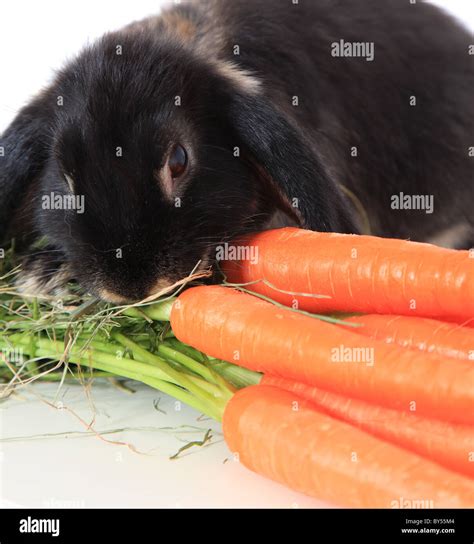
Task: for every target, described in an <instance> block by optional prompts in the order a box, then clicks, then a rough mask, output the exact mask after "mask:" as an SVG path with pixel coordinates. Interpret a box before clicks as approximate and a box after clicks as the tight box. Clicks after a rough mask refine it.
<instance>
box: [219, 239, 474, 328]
mask: <svg viewBox="0 0 474 544" xmlns="http://www.w3.org/2000/svg"><path fill="white" fill-rule="evenodd" d="M236 244H238V246H246V245H248V246H251V247H252V249H253V251H252V255H253V257H252V259H251V260H248V261H230V262H227V263H224V267H223V269H224V272H225V273H226V275H227V280H228V281H229V282H233V283H247V282H257V283H255V284H253V285H251V286H249V287H248V289H251V290H253V291H255V292H257V293H260V294H263V295H266V296H269V297H270V298H272V299H273V300H276V301H278V302H281V303H283V304H285V305H287V306H291V305H293V306H294V307H296V305H297V307H298V308H300V309H302V310H307V311H310V312H313V313H327V312H335V311H336V312H337V311H342V312H357V313H364V314H367V313H382V314H396V315H418V316H426V317H435V318H439V317H443V318H446V319H448V318H453V319H454V320H457V321H462V320H469V319H470V318H472V317H474V259H472V258H470V253H469V251H455V250H449V249H443V248H440V247H436V246H433V245H429V244H420V243H415V242H407V241H404V240H392V239H384V238H376V237H374V236H356V235H347V234H330V233H319V232H312V231H307V230H301V229H295V228H284V229H280V230H273V231H266V232H261V233H257V234H255V235H252V236H250V237H248V238H246V239H245V240H242V241H240V242H236ZM247 253H248V254H249V252H247ZM252 263H255V264H252ZM260 280H265V281H266V282H269V284H270V285H268V284H266V283H263V282H262V281H260ZM288 292H289V293H291V294H287V293H288ZM293 293H296V295H294V294H293ZM302 293H304V294H310V295H323V296H326V297H329V298H315V297H314V296H313V297H311V296H301V294H302ZM298 294H299V295H300V296H298Z"/></svg>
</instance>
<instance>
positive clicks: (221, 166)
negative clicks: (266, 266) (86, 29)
mask: <svg viewBox="0 0 474 544" xmlns="http://www.w3.org/2000/svg"><path fill="white" fill-rule="evenodd" d="M4 84H5V82H4ZM473 91H474V46H473V45H472V38H470V35H469V33H468V32H467V31H466V30H464V29H463V28H462V27H461V26H460V25H458V24H457V23H456V22H455V21H454V20H453V19H452V18H450V17H449V16H447V15H445V14H444V13H443V12H441V11H440V10H439V9H437V8H435V7H433V6H431V5H428V4H425V3H422V2H420V1H418V2H414V3H411V2H409V1H408V0H364V1H363V2H362V1H360V0H339V1H336V0H311V1H309V0H252V1H248V0H202V1H195V2H189V3H183V4H181V5H178V6H175V7H172V8H170V9H169V10H167V11H165V12H164V13H163V14H162V15H161V16H158V17H152V18H148V19H145V20H143V21H139V22H135V23H132V24H131V25H129V26H127V27H125V28H124V29H122V30H121V31H118V32H113V33H109V34H107V35H105V36H104V37H103V38H102V39H100V40H99V41H98V42H97V43H95V44H94V45H92V46H90V47H87V48H86V49H85V50H84V51H82V52H81V53H80V54H79V56H78V57H77V58H76V59H74V60H73V61H72V62H70V63H69V64H68V65H67V66H66V67H65V68H64V69H63V70H62V71H61V72H59V74H58V75H57V77H56V79H55V81H54V82H53V83H52V85H51V86H50V87H48V88H47V89H45V90H44V91H43V92H42V93H41V94H40V95H38V97H37V98H35V99H34V100H33V102H32V103H31V104H29V105H28V106H27V107H25V108H24V109H23V110H21V111H20V113H19V114H18V116H17V117H16V119H15V120H14V121H13V123H12V124H11V125H10V126H9V127H8V129H7V130H6V131H5V133H4V134H3V135H2V137H1V138H0V199H1V200H0V238H2V239H7V238H8V237H11V236H15V237H16V238H17V239H18V240H20V241H21V243H22V245H23V247H24V248H25V249H26V254H27V255H28V254H29V256H28V257H27V259H26V262H25V263H24V267H23V268H24V272H23V275H22V278H21V280H20V285H22V287H23V289H24V290H26V291H29V292H30V291H38V290H51V289H53V288H54V287H55V286H57V285H58V284H59V283H60V282H62V281H65V280H66V279H67V278H69V277H73V278H75V279H76V280H77V281H78V282H79V283H80V284H81V285H82V286H83V287H84V288H85V289H87V290H88V291H90V292H92V293H95V294H96V295H98V296H100V297H102V298H104V299H106V300H111V301H115V302H119V301H125V300H137V299H142V298H144V297H145V296H147V295H149V294H150V293H152V292H154V291H156V290H157V289H158V288H160V287H163V286H166V285H168V284H170V283H172V282H174V281H176V280H178V279H180V278H182V277H183V276H186V275H187V274H189V272H190V271H191V270H192V269H193V268H194V267H195V266H196V264H197V263H198V262H199V261H200V262H201V265H200V266H201V267H206V266H208V265H209V264H211V263H212V261H213V258H214V248H215V247H216V245H217V244H219V243H221V242H223V241H226V240H230V239H231V238H232V237H234V236H236V235H238V234H241V233H244V232H247V231H250V230H258V229H263V228H269V227H275V226H280V225H284V224H296V225H299V226H302V227H306V228H310V229H315V230H321V231H338V232H354V233H357V232H361V231H362V230H364V229H366V223H367V220H368V221H369V223H370V228H371V232H372V233H373V234H377V235H380V236H395V237H403V238H411V239H414V240H421V241H432V242H434V243H439V244H442V245H451V246H455V247H468V246H469V245H470V243H472V242H473V240H474V236H473V232H474V219H473V205H474V156H473V155H474V97H473ZM38 238H44V239H46V242H47V244H48V245H47V246H46V247H45V248H43V249H42V250H41V251H39V250H35V251H33V250H32V249H30V250H29V251H28V248H29V247H31V246H30V244H31V243H32V242H34V241H35V240H37V239H38Z"/></svg>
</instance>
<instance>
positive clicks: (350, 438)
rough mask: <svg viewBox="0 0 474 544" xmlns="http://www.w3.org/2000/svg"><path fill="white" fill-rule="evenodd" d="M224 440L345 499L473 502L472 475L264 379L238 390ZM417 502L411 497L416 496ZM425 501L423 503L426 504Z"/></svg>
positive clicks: (249, 460)
mask: <svg viewBox="0 0 474 544" xmlns="http://www.w3.org/2000/svg"><path fill="white" fill-rule="evenodd" d="M223 430H224V437H225V440H226V442H227V444H228V446H229V448H230V449H231V451H233V452H234V453H236V454H237V455H238V459H239V460H240V461H241V462H242V464H243V465H245V466H246V467H247V468H249V469H250V470H253V471H254V472H257V473H259V474H261V475H264V476H267V477H269V478H271V479H273V480H275V481H277V482H280V483H283V484H285V485H287V486H289V487H291V488H293V489H295V490H297V491H301V492H303V493H306V494H307V495H311V496H313V497H317V498H319V499H323V500H326V501H329V502H332V503H335V504H339V505H342V506H352V507H371V508H390V507H391V508H394V507H406V505H408V506H410V505H411V506H413V505H419V504H420V501H423V504H424V505H425V507H428V508H429V507H433V508H461V507H472V506H474V482H472V480H470V479H469V478H465V477H463V476H461V475H459V474H456V473H454V472H451V471H449V470H447V469H445V468H443V467H440V466H439V465H436V464H435V463H432V462H431V461H428V460H426V459H423V458H421V457H419V456H418V455H416V454H414V453H411V452H408V451H406V450H403V449H401V448H398V447H397V446H394V445H392V444H389V443H388V442H384V441H382V440H379V439H378V438H375V437H374V436H371V435H369V434H367V433H365V432H364V431H361V430H360V429H357V428H356V427H353V426H351V425H348V424H347V423H344V422H341V421H338V420H336V419H334V418H332V417H330V416H327V415H325V414H323V413H321V412H320V411H318V410H316V409H315V408H314V406H313V405H311V403H309V402H308V401H305V400H303V399H300V398H299V397H297V396H295V395H294V394H292V393H289V392H287V391H283V390H281V389H277V388H275V387H270V386H265V385H255V386H251V387H247V388H245V389H241V390H240V391H238V392H237V393H236V394H235V395H234V396H233V397H232V399H231V400H230V401H229V403H228V404H227V407H226V409H225V412H224V419H223ZM415 501H416V502H415ZM425 501H426V503H425Z"/></svg>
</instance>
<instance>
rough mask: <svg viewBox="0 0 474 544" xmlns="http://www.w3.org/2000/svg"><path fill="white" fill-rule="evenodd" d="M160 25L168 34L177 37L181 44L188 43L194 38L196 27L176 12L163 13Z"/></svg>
mask: <svg viewBox="0 0 474 544" xmlns="http://www.w3.org/2000/svg"><path fill="white" fill-rule="evenodd" d="M161 23H162V24H163V26H164V28H165V29H166V30H168V31H169V33H170V34H172V35H175V36H178V37H179V38H180V39H181V40H182V41H183V42H186V43H187V42H190V41H192V40H193V38H194V37H195V36H196V32H197V29H196V26H195V25H194V23H193V22H192V21H190V20H189V19H186V18H185V17H183V16H182V15H181V14H180V13H177V12H176V11H165V12H164V13H163V14H162V16H161Z"/></svg>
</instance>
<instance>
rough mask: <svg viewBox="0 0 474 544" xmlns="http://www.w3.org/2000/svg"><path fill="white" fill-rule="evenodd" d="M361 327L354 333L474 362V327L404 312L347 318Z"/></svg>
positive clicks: (355, 329)
mask: <svg viewBox="0 0 474 544" xmlns="http://www.w3.org/2000/svg"><path fill="white" fill-rule="evenodd" d="M345 321H348V322H350V323H357V324H358V325H360V327H357V328H353V329H351V330H352V331H354V332H357V333H359V334H362V335H364V336H369V337H370V338H373V339H374V340H383V341H384V342H386V343H387V344H396V345H399V346H401V347H404V348H413V349H418V350H421V351H426V352H428V353H437V354H438V355H442V356H444V357H453V358H455V359H464V360H470V361H474V330H472V329H470V328H468V327H462V326H461V325H456V324H454V323H445V322H444V321H437V320H435V319H427V318H424V317H407V316H400V315H398V316H397V315H379V314H370V315H360V316H354V317H350V318H346V319H345Z"/></svg>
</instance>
